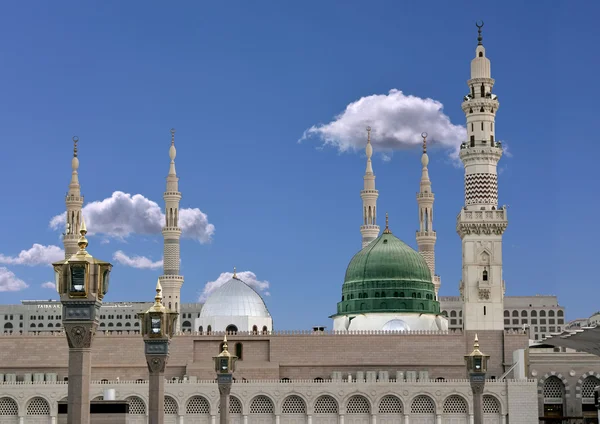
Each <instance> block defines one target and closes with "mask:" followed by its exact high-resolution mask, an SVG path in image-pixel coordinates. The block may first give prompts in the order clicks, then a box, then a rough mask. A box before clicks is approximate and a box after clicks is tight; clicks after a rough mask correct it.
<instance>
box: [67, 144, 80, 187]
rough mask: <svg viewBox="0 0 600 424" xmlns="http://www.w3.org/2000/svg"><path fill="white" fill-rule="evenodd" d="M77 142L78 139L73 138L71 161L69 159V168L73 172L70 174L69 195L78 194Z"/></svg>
mask: <svg viewBox="0 0 600 424" xmlns="http://www.w3.org/2000/svg"><path fill="white" fill-rule="evenodd" d="M78 142H79V137H77V136H74V137H73V159H71V168H72V169H73V172H72V173H71V184H70V185H69V191H70V192H71V194H77V195H78V194H79V174H78V172H77V170H78V169H79V159H78V158H77V143H78ZM75 191H76V192H75Z"/></svg>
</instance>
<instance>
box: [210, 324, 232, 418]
mask: <svg viewBox="0 0 600 424" xmlns="http://www.w3.org/2000/svg"><path fill="white" fill-rule="evenodd" d="M213 359H214V360H215V371H216V372H217V383H218V385H219V394H220V396H221V397H220V407H221V418H220V424H228V422H229V393H230V392H231V383H232V381H233V378H232V376H233V372H234V371H235V361H237V356H235V355H232V354H231V353H229V351H228V350H227V335H225V337H223V351H222V352H221V353H219V355H218V356H214V357H213Z"/></svg>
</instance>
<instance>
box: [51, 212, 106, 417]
mask: <svg viewBox="0 0 600 424" xmlns="http://www.w3.org/2000/svg"><path fill="white" fill-rule="evenodd" d="M79 233H80V237H79V240H78V242H77V244H78V246H79V251H78V252H77V253H75V254H74V255H73V256H71V257H70V258H68V259H66V260H64V261H60V262H55V263H53V264H52V266H53V267H54V275H55V279H56V291H57V292H58V294H59V295H60V301H61V303H62V324H63V328H64V330H65V333H66V335H67V342H68V343H69V388H68V405H67V408H68V409H67V423H68V424H89V422H90V375H91V370H92V361H91V346H92V340H93V338H94V334H95V333H96V328H97V327H98V312H99V311H100V306H102V298H103V297H104V295H106V293H107V292H108V282H109V276H110V270H111V269H112V265H111V264H110V263H108V262H104V261H100V260H98V259H95V258H93V257H92V256H91V255H90V254H89V253H88V252H87V251H86V250H85V249H86V247H87V246H88V241H87V239H86V238H85V235H86V234H87V229H86V227H85V222H84V220H83V217H82V218H81V228H80V230H79Z"/></svg>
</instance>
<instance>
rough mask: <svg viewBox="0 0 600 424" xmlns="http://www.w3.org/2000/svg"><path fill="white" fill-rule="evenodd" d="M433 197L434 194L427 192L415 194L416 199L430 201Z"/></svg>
mask: <svg viewBox="0 0 600 424" xmlns="http://www.w3.org/2000/svg"><path fill="white" fill-rule="evenodd" d="M434 197H435V196H434V194H433V193H429V192H427V193H420V192H419V193H417V199H431V200H433V199H434Z"/></svg>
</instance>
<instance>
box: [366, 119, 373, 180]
mask: <svg viewBox="0 0 600 424" xmlns="http://www.w3.org/2000/svg"><path fill="white" fill-rule="evenodd" d="M365 153H366V154H367V171H366V173H367V174H373V165H372V163H371V156H373V146H372V145H371V127H367V147H366V149H365Z"/></svg>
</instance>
